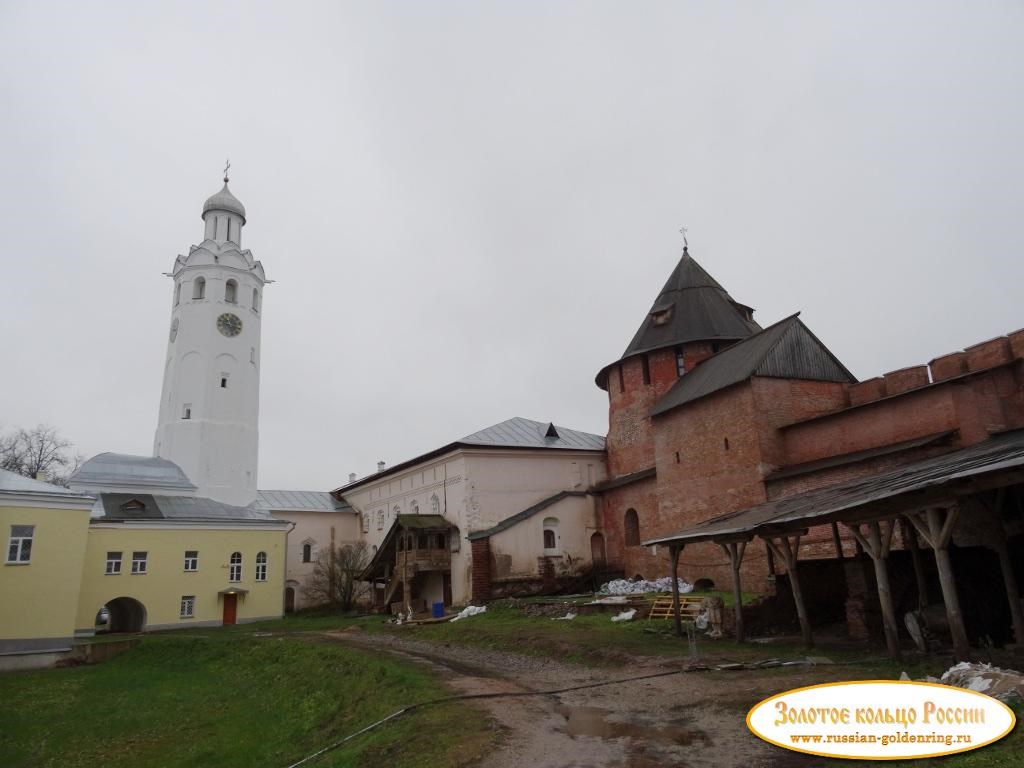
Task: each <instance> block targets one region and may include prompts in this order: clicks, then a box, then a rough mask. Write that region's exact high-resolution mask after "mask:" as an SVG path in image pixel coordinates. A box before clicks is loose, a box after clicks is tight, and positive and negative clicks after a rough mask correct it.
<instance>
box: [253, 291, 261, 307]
mask: <svg viewBox="0 0 1024 768" xmlns="http://www.w3.org/2000/svg"><path fill="white" fill-rule="evenodd" d="M252 311H253V312H259V311H260V291H259V289H258V288H253V289H252Z"/></svg>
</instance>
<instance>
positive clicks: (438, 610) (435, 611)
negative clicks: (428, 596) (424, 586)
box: [430, 603, 444, 619]
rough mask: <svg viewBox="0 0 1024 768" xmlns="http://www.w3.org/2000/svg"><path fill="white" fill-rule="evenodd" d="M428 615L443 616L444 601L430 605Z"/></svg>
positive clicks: (436, 617)
mask: <svg viewBox="0 0 1024 768" xmlns="http://www.w3.org/2000/svg"><path fill="white" fill-rule="evenodd" d="M430 615H431V616H433V617H434V618H435V619H443V618H444V603H433V604H432V605H431V606H430Z"/></svg>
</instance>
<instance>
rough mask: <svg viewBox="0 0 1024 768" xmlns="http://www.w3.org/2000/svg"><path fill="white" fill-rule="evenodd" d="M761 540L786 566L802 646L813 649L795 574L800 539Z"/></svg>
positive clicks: (802, 596)
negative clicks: (802, 641) (802, 642)
mask: <svg viewBox="0 0 1024 768" xmlns="http://www.w3.org/2000/svg"><path fill="white" fill-rule="evenodd" d="M761 538H762V539H763V540H764V542H765V544H767V545H768V546H769V547H770V548H771V550H772V551H773V552H775V554H776V555H777V556H778V558H779V559H780V560H782V562H783V564H784V565H785V566H786V573H787V574H789V587H790V589H791V590H792V592H793V602H794V603H795V604H796V616H797V619H799V620H800V631H801V632H802V633H803V636H804V645H806V646H807V647H808V648H813V647H814V636H813V635H812V634H811V622H810V620H809V619H808V617H807V605H806V603H805V602H804V593H803V590H802V589H801V588H800V577H799V576H798V575H797V572H796V563H797V558H798V557H799V555H800V537H799V536H795V537H790V536H786V535H782V536H779V537H778V539H779V540H778V542H776V541H775V540H774V539H773V538H772V537H771V536H762V537H761ZM794 539H795V542H794ZM794 543H795V544H796V546H795V547H794V546H793V544H794Z"/></svg>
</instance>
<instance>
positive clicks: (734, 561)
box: [719, 541, 747, 643]
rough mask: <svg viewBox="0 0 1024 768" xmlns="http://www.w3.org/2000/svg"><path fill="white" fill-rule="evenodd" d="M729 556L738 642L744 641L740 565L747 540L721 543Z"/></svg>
mask: <svg viewBox="0 0 1024 768" xmlns="http://www.w3.org/2000/svg"><path fill="white" fill-rule="evenodd" d="M719 546H720V547H721V548H722V549H723V550H725V554H726V555H728V556H729V563H730V564H731V565H732V597H733V600H734V602H735V607H734V610H735V612H736V642H737V643H742V642H743V590H742V589H741V585H740V565H741V564H742V563H743V553H744V552H746V550H747V542H745V541H740V542H736V541H730V542H727V543H725V544H719Z"/></svg>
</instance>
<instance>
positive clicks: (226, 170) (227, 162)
mask: <svg viewBox="0 0 1024 768" xmlns="http://www.w3.org/2000/svg"><path fill="white" fill-rule="evenodd" d="M229 170H231V161H230V160H226V161H225V164H224V183H225V184H227V183H228V171H229Z"/></svg>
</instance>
